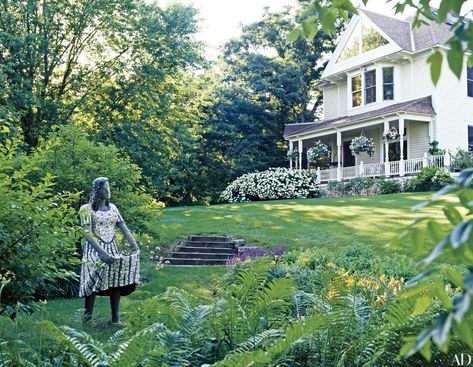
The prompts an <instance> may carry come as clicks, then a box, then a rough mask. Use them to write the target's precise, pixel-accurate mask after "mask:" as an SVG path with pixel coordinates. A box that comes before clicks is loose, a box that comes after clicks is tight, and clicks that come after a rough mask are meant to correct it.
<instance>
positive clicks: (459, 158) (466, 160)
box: [451, 149, 473, 171]
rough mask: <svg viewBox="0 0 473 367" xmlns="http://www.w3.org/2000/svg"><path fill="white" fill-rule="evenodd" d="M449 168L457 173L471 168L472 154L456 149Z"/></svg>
mask: <svg viewBox="0 0 473 367" xmlns="http://www.w3.org/2000/svg"><path fill="white" fill-rule="evenodd" d="M451 166H452V168H454V169H455V170H459V171H460V170H462V169H465V168H471V167H473V154H472V153H471V152H468V151H466V150H464V149H458V150H457V151H456V152H455V154H454V155H453V156H452V162H451Z"/></svg>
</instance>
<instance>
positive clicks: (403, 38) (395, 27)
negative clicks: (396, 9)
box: [360, 9, 413, 51]
mask: <svg viewBox="0 0 473 367" xmlns="http://www.w3.org/2000/svg"><path fill="white" fill-rule="evenodd" d="M360 11H361V12H363V14H365V15H366V16H367V17H368V18H369V19H370V20H371V21H372V22H373V23H374V24H376V25H377V26H378V27H379V28H380V29H381V30H383V32H384V33H386V34H387V35H388V36H389V37H391V38H392V40H393V41H394V42H396V43H397V44H398V45H399V46H401V47H402V48H403V49H404V50H408V51H413V47H412V42H411V33H410V32H411V23H410V22H409V21H407V20H401V19H396V18H393V17H388V16H386V15H383V14H378V13H374V12H372V11H368V10H366V9H360Z"/></svg>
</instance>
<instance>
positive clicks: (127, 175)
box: [40, 126, 159, 237]
mask: <svg viewBox="0 0 473 367" xmlns="http://www.w3.org/2000/svg"><path fill="white" fill-rule="evenodd" d="M51 143H52V147H51V149H49V150H48V151H47V152H45V161H44V162H43V163H42V165H41V171H40V172H41V173H46V172H47V173H50V174H52V175H54V176H56V177H57V179H56V190H58V191H71V192H79V193H80V197H78V198H77V200H75V201H74V203H73V207H74V208H75V209H76V210H78V209H79V208H80V206H81V205H82V204H84V203H86V202H88V200H89V195H90V191H91V188H92V181H93V180H94V179H95V178H96V177H108V178H109V180H110V186H111V189H112V191H111V193H112V197H111V201H112V202H113V203H115V204H116V205H117V207H118V208H119V210H120V212H121V214H122V215H123V217H124V218H125V221H126V222H127V223H128V226H129V227H130V229H131V230H132V231H136V232H141V233H147V234H149V235H151V236H153V237H157V235H158V234H157V233H155V232H154V231H153V228H155V227H156V226H154V225H151V222H153V221H156V219H157V217H158V215H157V214H158V213H157V209H158V207H159V205H158V203H157V202H156V201H155V200H153V198H152V197H151V196H149V195H148V194H146V192H145V191H144V189H143V187H142V186H141V184H140V180H141V178H142V177H141V170H140V168H139V167H138V166H137V165H135V164H133V163H132V162H131V161H130V160H129V159H128V158H127V157H126V156H124V155H123V154H122V153H121V152H120V151H119V150H118V149H117V148H116V147H115V146H113V145H105V144H102V143H99V142H96V141H94V140H93V138H92V137H91V136H89V135H88V134H87V133H85V132H82V131H81V130H80V129H79V128H77V127H75V126H62V127H60V128H59V129H58V130H57V131H56V132H55V133H54V134H52V135H51ZM48 144H49V143H48Z"/></svg>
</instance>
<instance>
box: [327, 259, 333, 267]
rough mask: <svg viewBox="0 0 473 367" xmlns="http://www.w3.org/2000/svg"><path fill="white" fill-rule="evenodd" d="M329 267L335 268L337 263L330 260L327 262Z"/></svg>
mask: <svg viewBox="0 0 473 367" xmlns="http://www.w3.org/2000/svg"><path fill="white" fill-rule="evenodd" d="M327 267H329V268H333V267H335V263H334V262H333V261H330V262H328V263H327Z"/></svg>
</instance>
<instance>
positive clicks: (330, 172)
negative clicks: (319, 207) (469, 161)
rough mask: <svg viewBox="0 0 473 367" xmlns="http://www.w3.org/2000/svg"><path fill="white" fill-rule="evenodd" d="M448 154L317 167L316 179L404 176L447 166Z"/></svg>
mask: <svg viewBox="0 0 473 367" xmlns="http://www.w3.org/2000/svg"><path fill="white" fill-rule="evenodd" d="M449 166H450V155H449V154H448V153H447V154H445V155H438V156H427V154H425V155H424V157H423V158H413V159H406V160H402V161H393V162H380V163H369V164H363V162H360V164H359V165H357V166H352V167H340V171H339V169H338V168H329V169H324V170H321V169H319V168H317V181H318V182H319V183H320V182H328V181H335V180H344V179H352V178H355V177H379V176H404V175H410V174H414V173H418V172H420V171H421V170H422V168H424V167H447V168H448V167H449Z"/></svg>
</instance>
